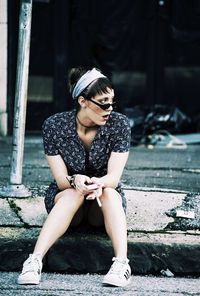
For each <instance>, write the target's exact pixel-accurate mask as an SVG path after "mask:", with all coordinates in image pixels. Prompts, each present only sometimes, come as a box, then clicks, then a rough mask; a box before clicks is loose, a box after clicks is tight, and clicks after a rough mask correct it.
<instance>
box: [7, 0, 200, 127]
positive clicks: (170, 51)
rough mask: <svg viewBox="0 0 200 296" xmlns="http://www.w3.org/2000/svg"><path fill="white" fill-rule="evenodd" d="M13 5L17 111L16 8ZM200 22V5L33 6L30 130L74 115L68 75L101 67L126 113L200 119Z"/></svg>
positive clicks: (136, 0) (74, 0) (45, 1)
mask: <svg viewBox="0 0 200 296" xmlns="http://www.w3.org/2000/svg"><path fill="white" fill-rule="evenodd" d="M8 2H9V79H8V82H9V92H8V93H9V108H10V110H13V98H14V95H13V94H14V84H15V71H16V69H15V63H16V48H17V29H16V28H17V27H18V11H19V3H18V2H19V1H14V2H13V1H11V0H9V1H8ZM13 3H14V4H13ZM199 15H200V3H199V1H198V0H191V1H188V0H173V1H172V0H150V1H146V0H124V1H121V2H120V1H119V2H117V1H110V0H107V1H97V0H85V1H78V0H59V1H55V0H35V1H33V17H32V33H31V52H30V80H29V98H28V108H27V127H26V130H27V131H40V130H41V125H42V122H43V121H44V119H45V118H46V117H48V116H49V115H51V114H53V113H55V112H61V111H65V110H69V109H70V108H72V102H71V98H70V96H69V94H68V92H67V71H68V69H69V68H70V67H72V66H77V65H84V66H96V67H99V68H101V69H102V70H103V71H104V72H105V73H106V74H107V75H108V76H109V77H111V78H112V80H113V82H114V85H115V89H116V97H117V98H118V99H119V103H118V108H119V110H120V111H121V112H123V110H124V108H125V107H132V106H134V105H152V104H166V105H174V106H177V107H179V108H180V109H181V110H182V111H183V112H185V113H187V114H188V115H189V116H191V117H195V116H197V115H198V114H199V113H200V101H199V97H200V88H199V84H200V56H199V52H200V48H199V47H200V17H199ZM9 114H12V113H11V112H9ZM11 126H12V116H10V127H11Z"/></svg>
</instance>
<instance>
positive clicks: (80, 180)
mask: <svg viewBox="0 0 200 296" xmlns="http://www.w3.org/2000/svg"><path fill="white" fill-rule="evenodd" d="M90 183H91V179H90V178H89V177H88V176H85V175H79V174H78V175H76V176H75V179H74V184H75V186H76V190H78V191H79V192H81V193H82V194H83V195H85V194H86V193H88V186H87V184H90Z"/></svg>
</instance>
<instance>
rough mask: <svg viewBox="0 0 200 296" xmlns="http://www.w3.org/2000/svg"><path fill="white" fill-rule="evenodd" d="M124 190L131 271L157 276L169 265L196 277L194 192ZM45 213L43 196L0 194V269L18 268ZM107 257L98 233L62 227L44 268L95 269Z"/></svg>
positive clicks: (198, 250)
mask: <svg viewBox="0 0 200 296" xmlns="http://www.w3.org/2000/svg"><path fill="white" fill-rule="evenodd" d="M125 194H126V197H127V224H128V248H129V252H128V254H129V259H130V264H131V267H132V270H133V273H135V274H149V273H153V274H158V273H160V272H163V271H166V270H167V269H169V270H170V271H171V272H172V273H173V274H175V275H194V274H195V275H199V274H200V269H199V266H200V231H199V219H200V218H199V217H200V215H199V214H200V209H199V206H200V203H199V202H198V201H199V198H200V196H198V195H195V196H194V195H188V194H186V193H180V192H160V191H141V190H128V189H126V190H125ZM188 205H190V211H189V210H188V209H189V208H188ZM177 210H179V211H180V210H182V213H183V216H184V214H185V215H186V214H188V213H190V214H191V213H193V214H194V218H185V217H177V216H176V214H177ZM179 214H180V213H179ZM46 217H47V214H46V211H45V207H44V203H43V196H38V195H37V196H34V197H32V198H24V199H16V198H0V270H4V271H10V270H13V271H15V270H20V269H21V266H22V263H23V261H24V260H25V259H26V258H27V256H28V254H29V253H31V252H32V250H33V246H34V244H35V242H36V239H37V237H38V234H39V231H40V229H41V226H42V225H43V223H44V221H45V219H46ZM112 257H113V250H112V246H111V243H110V240H109V239H108V237H107V235H106V233H105V232H104V231H102V230H98V231H97V230H96V229H92V228H90V229H86V228H77V229H76V230H73V231H72V230H70V231H68V232H67V233H66V234H65V235H64V236H63V237H62V238H60V239H59V240H58V241H57V243H56V244H55V245H54V246H53V247H52V248H51V249H50V250H49V252H48V254H47V256H46V257H45V259H44V269H46V270H47V271H60V272H81V273H85V272H99V273H101V272H105V271H106V270H107V269H108V268H109V266H110V264H111V258H112ZM11 258H12V259H11Z"/></svg>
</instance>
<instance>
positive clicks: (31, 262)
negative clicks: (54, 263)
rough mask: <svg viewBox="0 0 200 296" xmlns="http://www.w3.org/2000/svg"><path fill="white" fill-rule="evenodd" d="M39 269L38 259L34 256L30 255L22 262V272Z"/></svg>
mask: <svg viewBox="0 0 200 296" xmlns="http://www.w3.org/2000/svg"><path fill="white" fill-rule="evenodd" d="M30 271H33V272H37V273H39V271H40V261H39V259H38V258H37V257H36V256H33V255H30V257H29V258H28V259H27V260H26V261H25V262H24V264H23V269H22V273H26V272H30Z"/></svg>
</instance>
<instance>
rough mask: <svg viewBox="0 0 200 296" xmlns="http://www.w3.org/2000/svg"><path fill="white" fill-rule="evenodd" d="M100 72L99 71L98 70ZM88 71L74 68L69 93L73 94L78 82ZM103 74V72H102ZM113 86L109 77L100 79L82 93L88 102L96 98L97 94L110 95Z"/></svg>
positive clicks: (71, 72) (70, 78)
mask: <svg viewBox="0 0 200 296" xmlns="http://www.w3.org/2000/svg"><path fill="white" fill-rule="evenodd" d="M97 70H98V71H100V70H99V69H97ZM87 71H88V69H85V68H83V67H78V68H72V69H71V70H70V72H69V76H68V77H69V91H70V93H72V91H73V89H74V87H75V85H76V83H77V82H78V80H79V79H80V78H81V77H82V76H83V75H84V74H85V73H86V72H87ZM100 72H101V71H100ZM112 88H113V85H112V83H111V81H110V80H109V79H108V78H107V77H105V78H104V77H102V78H98V79H97V80H96V81H95V82H91V84H89V85H88V86H87V87H86V88H85V89H84V90H83V91H82V92H81V93H80V96H83V97H84V98H85V99H86V100H89V99H90V98H92V97H94V96H96V95H97V94H100V95H101V94H103V93H108V89H112Z"/></svg>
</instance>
